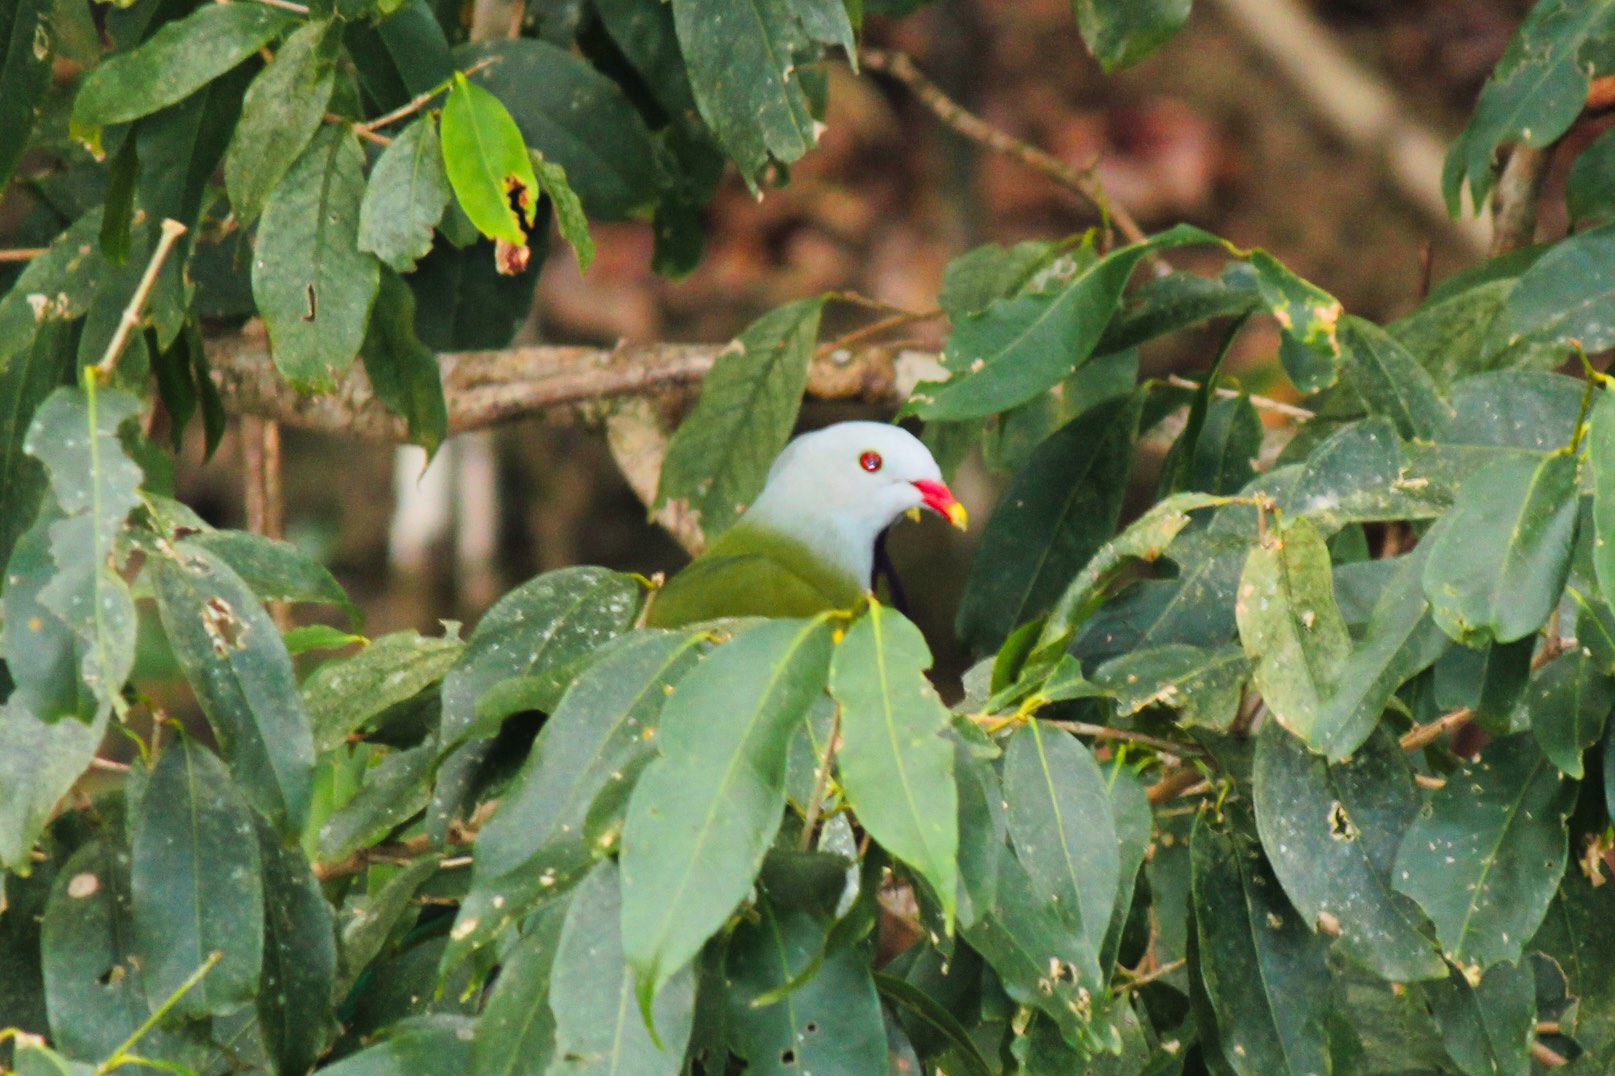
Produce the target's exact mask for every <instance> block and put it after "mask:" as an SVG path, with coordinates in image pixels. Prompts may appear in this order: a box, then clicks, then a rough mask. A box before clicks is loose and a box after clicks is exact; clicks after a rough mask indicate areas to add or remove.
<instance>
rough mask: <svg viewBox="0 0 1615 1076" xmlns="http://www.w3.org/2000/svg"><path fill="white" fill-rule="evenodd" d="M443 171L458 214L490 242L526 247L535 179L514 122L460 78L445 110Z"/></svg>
mask: <svg viewBox="0 0 1615 1076" xmlns="http://www.w3.org/2000/svg"><path fill="white" fill-rule="evenodd" d="M442 141H443V167H444V169H445V170H446V171H447V173H448V177H449V185H450V186H451V187H453V188H454V196H455V198H457V199H458V200H459V203H460V208H462V209H464V210H465V215H466V216H468V217H470V218H471V223H472V224H475V225H476V226H477V230H478V231H480V232H482V234H484V235H486V236H488V237H489V238H490V239H502V240H504V241H505V242H507V243H512V244H515V245H516V246H522V247H525V246H526V245H527V241H528V235H529V233H530V232H532V231H533V222H534V217H533V210H534V207H535V206H536V205H537V204H538V179H537V178H536V177H535V176H534V175H533V162H532V161H531V160H530V159H529V158H528V156H527V145H526V143H525V142H523V140H522V133H521V130H520V129H519V128H517V126H516V121H515V120H513V119H511V118H510V113H509V111H507V110H506V108H505V106H504V104H503V103H501V102H500V100H499V98H497V97H495V96H494V95H493V94H491V93H489V92H488V91H487V90H485V89H483V88H482V87H481V86H479V85H477V84H476V83H474V82H468V81H466V79H465V78H464V77H463V76H461V77H459V78H457V80H456V81H455V84H454V89H452V90H451V91H449V96H448V100H447V101H445V102H444V104H443V130H442Z"/></svg>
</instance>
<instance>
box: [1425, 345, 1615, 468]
mask: <svg viewBox="0 0 1615 1076" xmlns="http://www.w3.org/2000/svg"><path fill="white" fill-rule="evenodd" d="M1559 357H1560V358H1562V357H1563V356H1562V355H1561V356H1559ZM1585 388H1586V382H1583V381H1580V380H1578V379H1576V378H1572V377H1565V376H1564V375H1562V374H1550V373H1544V372H1541V371H1537V370H1498V371H1494V372H1491V373H1486V374H1479V375H1477V376H1475V377H1469V378H1465V379H1464V380H1462V381H1460V382H1458V384H1456V385H1454V386H1453V390H1452V407H1453V417H1452V421H1451V423H1449V424H1448V426H1447V429H1446V430H1445V431H1443V433H1442V436H1441V440H1442V441H1443V442H1451V443H1454V444H1460V445H1486V446H1491V447H1496V448H1513V449H1524V450H1526V451H1530V452H1535V453H1548V452H1554V451H1557V450H1559V449H1562V448H1564V447H1565V446H1566V445H1568V444H1569V443H1570V442H1571V439H1572V438H1573V437H1574V436H1575V432H1576V417H1577V415H1578V413H1579V412H1580V411H1581V398H1582V394H1583V390H1584V389H1585ZM1489 458H1495V457H1489Z"/></svg>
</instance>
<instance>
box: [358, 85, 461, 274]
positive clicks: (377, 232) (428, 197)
mask: <svg viewBox="0 0 1615 1076" xmlns="http://www.w3.org/2000/svg"><path fill="white" fill-rule="evenodd" d="M453 194H454V192H453V190H452V189H451V188H450V187H449V175H448V173H447V172H445V171H444V170H443V149H442V145H441V144H440V142H439V140H438V135H437V124H435V123H434V122H433V121H432V118H431V117H430V116H423V117H422V118H420V119H418V120H416V121H415V122H413V123H411V124H410V125H409V126H408V127H405V128H404V130H403V132H402V133H401V134H399V135H398V137H396V138H394V139H393V142H392V145H390V146H388V147H387V148H386V149H385V150H383V151H382V153H381V156H380V157H379V158H377V160H376V165H375V167H374V168H372V169H371V170H370V182H369V184H368V185H367V186H366V187H365V193H364V201H362V202H361V203H360V204H359V240H358V242H359V249H360V250H367V251H369V252H370V253H372V254H374V255H375V256H376V257H378V258H380V259H381V260H382V261H383V262H385V263H387V265H388V266H390V267H391V268H392V269H394V270H396V271H397V272H400V273H407V272H409V271H411V270H412V269H414V268H415V262H416V261H417V260H418V259H420V258H422V257H424V256H425V254H426V252H427V251H429V250H431V249H432V235H433V233H434V232H435V231H436V229H437V223H438V221H440V220H442V219H443V210H444V209H446V208H448V204H449V199H450V198H451V197H453Z"/></svg>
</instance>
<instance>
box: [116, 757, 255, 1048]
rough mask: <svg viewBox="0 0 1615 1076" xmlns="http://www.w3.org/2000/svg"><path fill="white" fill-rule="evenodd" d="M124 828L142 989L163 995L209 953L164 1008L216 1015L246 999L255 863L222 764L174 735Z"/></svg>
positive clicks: (246, 824) (242, 804)
mask: <svg viewBox="0 0 1615 1076" xmlns="http://www.w3.org/2000/svg"><path fill="white" fill-rule="evenodd" d="M130 829H131V834H130V856H131V859H132V861H133V863H132V866H131V868H130V888H131V896H132V900H133V914H134V928H135V953H136V955H137V956H138V957H139V959H140V966H141V969H142V970H143V971H144V972H145V975H146V984H147V989H148V991H149V992H150V993H151V995H152V996H155V997H167V996H169V995H170V994H173V993H174V992H175V991H177V990H179V988H180V987H181V986H182V985H184V983H185V981H186V980H187V979H189V978H190V976H191V975H192V974H194V973H195V972H196V970H197V969H198V968H200V967H202V966H203V965H204V964H206V963H207V961H208V960H209V956H210V954H212V953H215V952H217V953H220V954H222V955H221V956H220V957H219V960H218V963H217V964H216V965H215V966H214V967H213V970H211V971H209V972H208V973H207V974H206V975H205V976H203V977H202V979H201V981H200V982H198V983H197V984H196V985H195V986H193V987H191V989H190V990H188V991H186V992H185V994H184V995H183V996H181V997H180V999H179V1001H178V1002H177V1003H176V1004H175V1009H174V1011H176V1012H179V1013H182V1014H185V1015H187V1016H212V1015H221V1014H223V1013H227V1012H229V1011H231V1010H232V1009H234V1008H236V1007H238V1006H239V1005H241V1004H242V1003H244V1002H249V1001H252V1000H253V999H254V998H255V996H256V995H257V993H258V978H259V973H260V971H261V970H262V968H263V940H264V892H263V879H262V875H261V869H262V868H261V865H260V864H261V861H260V858H259V854H258V841H257V840H256V839H255V838H254V837H253V836H252V831H253V819H252V813H251V811H250V810H249V809H248V807H247V804H246V801H245V800H243V799H242V798H241V794H240V793H239V792H237V791H236V786H235V785H234V784H233V783H232V782H231V780H230V774H229V772H228V771H227V770H225V768H224V765H223V764H222V763H221V762H219V760H218V759H217V758H216V757H215V756H214V755H213V753H212V752H211V751H209V750H208V749H207V748H205V747H203V746H202V745H200V744H198V743H197V742H196V741H194V740H192V739H191V738H190V737H188V736H180V737H179V738H178V739H177V740H176V741H175V742H174V743H173V744H171V745H170V746H169V747H168V749H167V750H166V751H164V752H163V754H162V756H161V757H160V758H159V759H158V760H157V764H156V766H154V767H153V768H152V771H151V776H150V777H148V778H147V779H146V786H145V788H144V790H143V791H142V793H141V795H140V799H139V801H138V803H137V805H136V807H135V810H134V816H133V818H132V820H131V826H130ZM244 837H245V839H243V838H244Z"/></svg>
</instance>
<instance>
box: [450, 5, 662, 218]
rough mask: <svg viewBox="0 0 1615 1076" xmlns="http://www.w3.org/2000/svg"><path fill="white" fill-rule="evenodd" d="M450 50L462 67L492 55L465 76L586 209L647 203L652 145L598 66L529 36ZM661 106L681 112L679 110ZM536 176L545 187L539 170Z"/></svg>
mask: <svg viewBox="0 0 1615 1076" xmlns="http://www.w3.org/2000/svg"><path fill="white" fill-rule="evenodd" d="M668 21H669V22H671V19H670V18H669V20H668ZM675 53H676V50H675ZM454 57H455V61H456V62H457V63H458V64H460V65H461V67H463V68H469V67H470V66H471V65H472V64H474V63H476V62H477V61H481V60H489V59H492V60H495V61H497V62H495V63H494V64H493V65H492V66H490V67H485V68H483V69H482V70H480V71H478V72H476V73H475V74H474V75H471V76H470V79H471V81H472V82H473V83H476V84H478V85H480V86H483V87H486V88H487V89H488V90H489V91H491V92H492V93H493V94H494V95H495V96H496V97H498V98H499V99H500V100H501V101H503V102H504V103H505V107H507V108H508V109H510V115H511V118H512V119H514V120H515V121H516V126H517V127H518V128H519V129H520V130H521V135H522V139H523V140H524V141H525V142H526V144H527V146H528V147H529V148H530V149H533V150H536V151H537V152H538V153H540V154H542V155H543V159H544V160H545V161H548V162H550V163H551V164H552V165H558V166H560V167H561V168H563V169H565V174H566V177H567V182H568V184H569V185H570V187H571V189H572V190H574V191H576V192H577V196H578V199H579V200H580V201H581V202H582V203H583V209H584V210H586V211H587V212H588V215H589V216H591V217H595V218H599V219H601V220H626V219H629V218H632V217H634V216H635V215H637V214H642V213H643V211H644V210H645V209H646V208H647V207H648V206H649V205H650V204H651V202H652V200H653V199H654V198H655V196H656V192H657V185H658V179H657V163H656V162H657V155H658V147H657V146H656V145H655V144H654V143H653V141H652V138H651V134H650V132H649V131H648V130H646V128H645V121H644V120H643V119H641V118H640V114H639V112H638V110H637V109H636V108H635V107H634V104H633V103H632V101H631V100H630V99H629V96H628V94H627V93H626V92H624V90H623V87H622V86H621V85H619V84H618V82H616V81H614V80H613V79H612V78H610V77H607V75H606V74H605V73H603V72H602V70H601V69H599V68H596V67H595V66H594V65H593V64H591V63H589V62H588V61H587V60H585V59H584V58H583V57H581V56H577V55H574V54H573V53H571V52H569V51H567V50H566V49H565V48H562V47H558V46H557V45H554V44H552V43H550V42H548V41H535V40H532V39H531V38H522V39H518V40H512V41H489V42H476V43H472V44H469V45H462V46H460V47H459V48H457V49H456V50H455V52H454ZM682 68H683V65H682V63H680V65H679V69H680V72H681V73H682ZM668 111H669V113H670V114H671V115H674V116H678V115H682V110H681V109H669V110H668ZM538 180H539V183H540V185H541V186H545V187H546V190H547V189H548V188H547V184H545V177H544V175H543V174H542V172H540V173H539V174H538ZM550 193H553V192H550ZM534 197H535V198H536V197H537V195H536V193H535V195H534ZM563 234H564V230H563ZM569 241H570V240H569Z"/></svg>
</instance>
